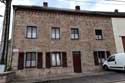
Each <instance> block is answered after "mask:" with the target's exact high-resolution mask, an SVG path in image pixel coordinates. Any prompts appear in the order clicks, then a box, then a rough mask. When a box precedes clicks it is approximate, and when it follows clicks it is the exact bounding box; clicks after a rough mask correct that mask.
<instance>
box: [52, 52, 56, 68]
mask: <svg viewBox="0 0 125 83" xmlns="http://www.w3.org/2000/svg"><path fill="white" fill-rule="evenodd" d="M55 56H56V55H55V54H54V53H52V55H51V61H52V62H51V63H52V66H56V59H55Z"/></svg>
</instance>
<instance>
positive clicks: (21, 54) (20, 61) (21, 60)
mask: <svg viewBox="0 0 125 83" xmlns="http://www.w3.org/2000/svg"><path fill="white" fill-rule="evenodd" d="M18 69H19V70H22V69H24V52H19V57H18Z"/></svg>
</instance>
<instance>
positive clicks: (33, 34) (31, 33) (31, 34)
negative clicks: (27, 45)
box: [26, 26, 37, 39]
mask: <svg viewBox="0 0 125 83" xmlns="http://www.w3.org/2000/svg"><path fill="white" fill-rule="evenodd" d="M26 38H31V39H34V38H37V27H36V26H27V31H26Z"/></svg>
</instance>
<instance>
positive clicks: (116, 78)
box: [38, 71, 125, 83]
mask: <svg viewBox="0 0 125 83" xmlns="http://www.w3.org/2000/svg"><path fill="white" fill-rule="evenodd" d="M38 83H125V72H120V71H119V72H118V71H117V72H116V71H115V72H114V73H112V74H106V75H98V76H88V77H80V78H73V79H66V80H59V81H48V82H38Z"/></svg>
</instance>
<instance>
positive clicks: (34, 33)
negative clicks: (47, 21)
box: [32, 28, 37, 38]
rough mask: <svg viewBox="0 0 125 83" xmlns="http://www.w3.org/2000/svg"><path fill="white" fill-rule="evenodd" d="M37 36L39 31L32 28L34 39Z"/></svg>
mask: <svg viewBox="0 0 125 83" xmlns="http://www.w3.org/2000/svg"><path fill="white" fill-rule="evenodd" d="M36 35H37V29H36V28H32V37H33V38H36Z"/></svg>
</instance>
